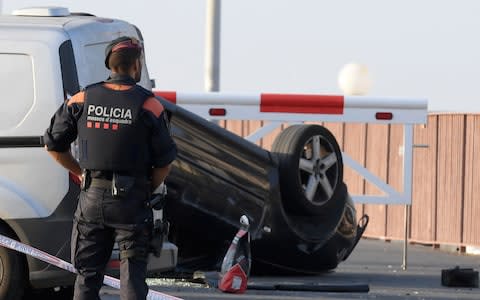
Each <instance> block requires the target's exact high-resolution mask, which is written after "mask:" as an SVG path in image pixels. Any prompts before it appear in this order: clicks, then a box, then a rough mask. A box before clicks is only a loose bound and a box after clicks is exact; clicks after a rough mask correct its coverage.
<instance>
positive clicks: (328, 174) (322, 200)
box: [272, 125, 343, 215]
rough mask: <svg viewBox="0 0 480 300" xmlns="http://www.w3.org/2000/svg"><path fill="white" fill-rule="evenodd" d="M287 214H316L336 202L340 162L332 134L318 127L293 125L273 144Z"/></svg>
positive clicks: (341, 175) (341, 168)
mask: <svg viewBox="0 0 480 300" xmlns="http://www.w3.org/2000/svg"><path fill="white" fill-rule="evenodd" d="M272 152H273V153H275V154H276V155H277V157H278V163H279V171H280V175H279V176H280V190H281V193H282V201H283V205H284V207H285V209H286V211H287V213H293V214H302V215H319V214H322V212H323V213H324V212H325V209H328V207H330V206H331V205H332V203H333V202H335V201H336V200H337V199H335V196H336V194H337V193H336V191H337V189H338V188H339V186H340V184H342V183H343V160H342V153H341V151H340V147H339V146H338V143H337V141H336V139H335V137H334V136H333V134H332V133H331V132H330V131H329V130H328V129H327V128H325V127H323V126H319V125H293V126H290V127H287V128H286V129H285V130H283V131H282V132H281V133H280V134H279V135H278V136H277V138H276V139H275V141H274V143H273V145H272Z"/></svg>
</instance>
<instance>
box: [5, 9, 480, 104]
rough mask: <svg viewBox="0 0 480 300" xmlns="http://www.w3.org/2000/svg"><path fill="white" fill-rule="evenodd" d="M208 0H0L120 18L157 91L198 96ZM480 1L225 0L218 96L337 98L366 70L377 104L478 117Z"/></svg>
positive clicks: (479, 102)
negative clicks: (133, 34)
mask: <svg viewBox="0 0 480 300" xmlns="http://www.w3.org/2000/svg"><path fill="white" fill-rule="evenodd" d="M0 1H2V0H0ZM206 3H207V1H206V0H155V1H154V0H135V1H118V0H117V1H112V0H100V1H99V0H96V1H92V0H82V1H78V0H77V1H74V0H57V1H51V0H45V1H39V0H3V5H2V12H3V13H11V11H12V10H13V9H17V8H22V7H29V6H45V5H55V6H64V7H68V8H69V9H70V10H71V11H75V12H80V11H81V12H89V13H92V14H95V15H97V16H101V17H111V18H119V19H124V20H126V21H128V22H130V23H133V24H135V25H137V26H138V27H139V28H140V30H141V31H142V33H143V36H144V39H145V48H146V50H145V51H146V59H147V66H148V69H149V73H150V76H151V77H152V78H155V80H156V84H157V89H160V90H174V91H185V92H195V91H204V90H205V84H204V81H205V65H204V56H205V24H206ZM479 15H480V1H477V0H458V1H454V0H421V1H418V0H390V1H385V0H362V1H359V0H335V1H334V0H295V1H294V0H241V1H234V0H224V1H223V2H222V5H221V50H220V53H221V56H220V59H221V60H220V90H221V91H229V92H278V93H317V94H342V90H341V89H340V88H339V86H338V75H339V72H340V70H341V69H342V67H343V66H344V65H345V64H347V63H351V62H355V63H360V64H363V65H365V66H367V67H368V71H369V74H370V77H371V80H372V86H371V88H370V90H369V92H368V94H367V95H369V96H376V97H408V98H427V99H428V103H429V104H428V109H429V111H431V112H436V111H448V112H480V96H479V92H478V91H477V87H480V38H479V32H478V30H479V28H480V18H479V17H478V16H479Z"/></svg>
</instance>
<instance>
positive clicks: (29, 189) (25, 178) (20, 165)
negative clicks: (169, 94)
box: [0, 7, 177, 299]
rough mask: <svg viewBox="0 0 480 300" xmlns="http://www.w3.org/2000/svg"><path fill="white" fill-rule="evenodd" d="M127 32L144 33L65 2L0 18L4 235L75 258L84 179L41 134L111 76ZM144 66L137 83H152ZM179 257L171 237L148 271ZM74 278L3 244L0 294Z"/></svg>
mask: <svg viewBox="0 0 480 300" xmlns="http://www.w3.org/2000/svg"><path fill="white" fill-rule="evenodd" d="M123 35H127V36H135V37H137V38H139V39H140V40H141V39H142V36H141V33H140V31H139V30H138V28H136V27H135V26H134V25H132V24H129V23H127V22H125V21H121V20H115V19H110V18H100V17H95V16H92V15H89V14H85V13H70V12H69V10H68V9H66V8H61V7H39V8H27V9H21V10H17V11H14V12H13V13H12V15H8V16H6V15H3V16H1V17H0V91H1V93H2V96H1V100H0V112H1V117H0V233H1V234H4V235H8V236H10V237H13V238H15V239H18V240H20V241H21V242H23V243H27V244H29V245H31V246H33V247H36V248H39V249H41V250H43V251H45V252H48V253H50V254H53V255H55V256H58V257H60V258H62V259H65V260H67V261H70V233H71V227H72V218H73V212H74V210H75V208H76V204H77V196H78V193H79V186H78V183H76V182H75V181H74V180H73V177H72V176H70V174H68V172H67V171H66V170H65V169H63V168H62V167H60V166H59V165H58V164H57V163H56V162H55V161H54V160H53V159H51V158H50V157H49V156H48V154H47V152H46V151H45V149H44V148H43V143H42V138H41V137H42V136H43V134H44V131H45V129H46V128H47V127H48V125H49V122H50V117H51V116H52V115H53V113H54V112H55V110H56V109H57V108H58V107H59V106H60V104H61V103H62V101H64V99H67V98H68V97H69V95H73V94H75V93H76V92H78V91H79V90H80V89H81V88H83V87H85V86H87V85H89V84H91V83H94V82H97V81H101V80H104V79H106V78H107V76H108V74H109V71H108V70H107V69H106V68H105V66H104V51H105V47H106V45H107V44H108V43H109V42H110V41H111V40H113V39H115V38H117V37H119V36H123ZM143 70H144V72H143V75H142V80H141V82H140V84H141V85H142V86H144V87H145V88H147V89H151V80H150V78H149V76H148V71H147V68H146V67H145V66H144V69H143ZM155 213H156V214H157V215H156V217H157V218H160V217H161V212H155ZM176 262H177V248H176V246H175V245H173V244H171V243H168V242H166V243H164V248H163V253H162V255H161V256H160V258H156V257H154V256H151V257H150V264H149V272H150V273H157V272H162V271H166V270H169V269H172V268H174V267H175V265H176ZM112 265H115V264H112ZM73 280H74V276H73V274H69V273H67V272H66V271H63V270H60V269H58V268H57V267H54V266H51V265H48V264H46V263H44V262H41V261H39V260H37V259H34V258H31V257H28V256H25V255H22V254H19V253H16V252H14V251H11V250H7V249H5V248H3V247H0V299H19V298H20V297H21V295H22V294H23V291H24V290H25V289H26V288H28V287H33V288H49V287H57V286H71V285H72V284H73ZM12 291H16V292H14V293H12Z"/></svg>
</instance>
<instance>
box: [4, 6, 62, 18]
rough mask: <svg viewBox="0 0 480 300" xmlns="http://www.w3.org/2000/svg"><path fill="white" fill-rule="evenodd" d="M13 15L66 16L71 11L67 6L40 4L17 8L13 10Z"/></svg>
mask: <svg viewBox="0 0 480 300" xmlns="http://www.w3.org/2000/svg"><path fill="white" fill-rule="evenodd" d="M12 15H14V16H29V17H66V16H69V15H70V11H69V10H68V8H66V7H59V6H38V7H25V8H21V9H16V10H14V11H13V12H12Z"/></svg>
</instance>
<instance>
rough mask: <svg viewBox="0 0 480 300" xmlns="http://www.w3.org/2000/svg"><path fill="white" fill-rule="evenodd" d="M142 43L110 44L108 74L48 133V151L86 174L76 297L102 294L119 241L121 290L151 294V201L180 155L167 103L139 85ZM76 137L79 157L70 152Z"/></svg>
mask: <svg viewBox="0 0 480 300" xmlns="http://www.w3.org/2000/svg"><path fill="white" fill-rule="evenodd" d="M142 54H143V49H142V46H141V44H140V43H139V42H138V41H137V40H136V39H134V38H130V37H121V38H118V39H115V40H114V41H112V42H111V43H110V44H109V45H108V46H107V48H106V56H105V66H106V67H107V68H108V69H110V70H111V75H110V77H109V78H108V79H107V80H106V81H103V82H99V83H96V84H93V85H90V86H88V87H86V88H85V89H84V90H82V91H80V92H79V93H77V94H75V95H74V96H72V97H71V98H70V99H69V100H68V101H66V102H65V103H64V104H63V105H62V106H61V107H60V108H59V109H58V110H57V112H56V113H55V114H54V116H53V117H52V120H51V124H50V126H49V128H48V129H47V130H46V133H45V135H44V142H45V147H46V148H47V150H48V152H49V154H50V155H51V156H52V157H53V158H54V159H55V160H56V161H57V162H58V163H60V164H61V165H62V166H64V167H65V168H67V169H68V170H69V171H70V172H72V173H73V174H75V175H76V176H79V177H81V178H82V191H81V192H80V197H79V202H78V206H77V209H76V211H75V215H74V224H73V230H72V262H73V265H74V266H75V268H77V270H78V272H79V274H78V276H77V279H76V281H75V291H74V299H77V300H80V299H100V298H99V290H100V288H101V286H102V282H103V275H104V270H105V267H106V265H107V263H108V261H109V259H110V256H111V251H112V248H113V245H114V243H115V242H118V246H119V250H120V285H121V291H120V298H121V299H124V300H126V299H128V300H134V299H146V296H147V292H148V286H147V284H146V283H145V278H146V269H147V257H148V253H149V245H150V239H151V238H152V226H153V216H152V215H153V213H152V209H151V208H149V207H148V205H147V204H148V203H149V200H150V199H151V198H152V191H153V193H156V192H158V191H159V190H161V189H162V188H161V187H162V186H163V181H164V180H165V178H166V176H167V175H168V173H169V171H170V164H171V163H172V161H173V160H174V159H175V157H176V153H177V148H176V145H175V143H174V141H173V140H172V138H171V136H170V133H169V129H168V120H167V119H166V113H165V112H164V108H163V106H162V104H161V103H160V102H159V101H158V100H157V99H156V98H155V97H154V95H153V94H152V93H151V92H150V91H148V90H146V89H144V88H142V87H141V86H139V85H137V84H136V83H137V82H139V81H140V76H141V72H142V63H141V61H142ZM77 137H78V150H79V162H77V161H76V160H75V159H74V157H73V156H72V155H71V152H70V144H71V143H72V142H73V141H74V140H75V139H77Z"/></svg>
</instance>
